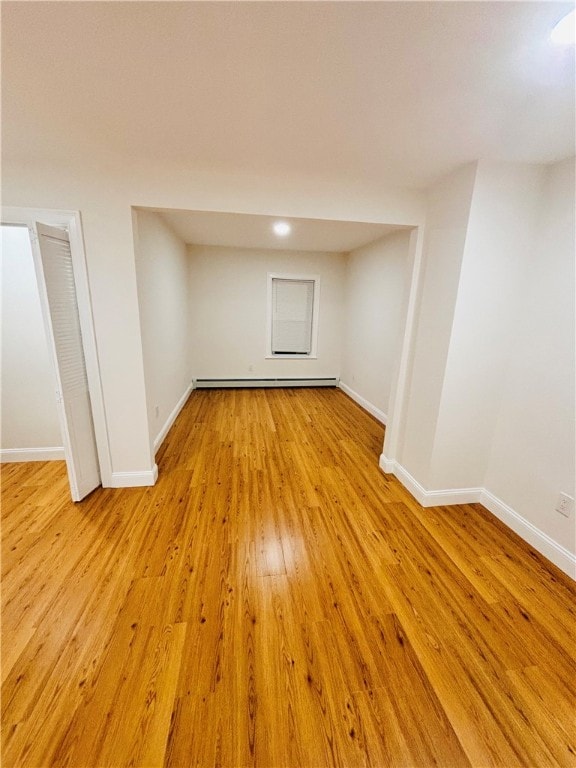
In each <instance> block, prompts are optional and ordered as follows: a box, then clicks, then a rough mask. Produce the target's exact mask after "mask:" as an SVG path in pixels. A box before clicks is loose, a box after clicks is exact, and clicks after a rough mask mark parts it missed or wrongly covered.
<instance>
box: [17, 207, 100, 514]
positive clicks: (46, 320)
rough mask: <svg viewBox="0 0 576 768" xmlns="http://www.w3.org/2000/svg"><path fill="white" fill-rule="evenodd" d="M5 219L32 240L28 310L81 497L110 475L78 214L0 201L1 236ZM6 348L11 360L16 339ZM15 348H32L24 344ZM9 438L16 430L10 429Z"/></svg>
mask: <svg viewBox="0 0 576 768" xmlns="http://www.w3.org/2000/svg"><path fill="white" fill-rule="evenodd" d="M5 226H7V227H9V228H10V230H11V231H12V236H13V238H19V241H20V243H22V242H23V239H22V238H23V236H24V233H26V235H27V238H26V237H24V242H25V241H26V240H27V244H28V245H29V246H31V250H29V253H28V257H30V255H31V257H32V261H33V268H34V269H33V273H34V275H35V278H36V286H37V293H36V294H35V296H36V300H37V301H38V302H39V305H40V306H39V307H38V306H36V307H35V308H32V307H30V306H28V311H29V313H30V312H31V313H32V315H34V313H35V317H36V319H37V320H38V316H40V317H41V319H42V324H43V330H44V335H45V339H46V341H47V354H46V358H47V360H48V362H49V364H50V366H51V371H50V374H51V375H49V374H47V375H46V377H45V378H46V381H47V382H49V381H50V378H51V385H52V392H53V395H52V404H53V405H54V404H55V408H56V412H57V417H58V422H59V425H60V432H61V441H60V443H61V445H62V448H61V449H60V452H61V451H62V450H63V453H64V458H65V460H66V465H67V469H68V478H69V483H70V492H71V496H72V499H73V500H74V501H80V500H81V499H82V498H84V497H85V496H86V495H87V494H88V493H90V492H91V491H92V490H93V489H94V488H95V487H97V486H99V485H100V484H102V485H110V480H111V461H110V451H109V445H108V435H107V428H106V420H105V414H104V405H103V398H102V391H101V382H100V374H99V365H98V357H97V351H96V343H95V337H94V328H93V321H92V310H91V304H90V293H89V289H88V281H87V274H86V264H85V259H84V249H83V241H82V234H81V222H80V216H79V214H78V213H77V212H67V211H49V210H31V209H21V208H5V209H3V211H2V228H3V236H4V227H5ZM3 239H4V237H3ZM25 259H26V253H25V252H23V253H22V261H21V263H20V262H19V263H17V264H16V265H15V264H12V265H11V270H12V271H11V277H12V282H13V285H12V288H14V290H16V286H17V285H18V284H21V279H23V278H27V279H28V280H30V278H31V272H30V264H27V265H25ZM20 268H21V269H22V274H21V275H20V274H19V270H20ZM26 270H27V271H28V273H27V274H26ZM27 292H28V293H27V295H28V304H29V305H30V301H31V300H33V298H34V291H33V289H31V288H30V285H28V288H27ZM39 310H40V311H39ZM32 315H31V316H32ZM21 317H23V315H22V316H21ZM36 341H38V339H36ZM45 352H46V350H45ZM11 353H12V359H13V360H16V359H17V356H18V354H19V350H18V345H17V344H16V345H14V344H13V345H12V348H11ZM20 354H21V355H22V356H23V355H26V354H30V350H29V349H28V350H27V349H26V345H24V346H23V348H22V349H21V350H20ZM3 363H4V360H3ZM22 370H26V369H25V368H22ZM29 372H30V371H29ZM30 373H31V375H34V374H33V372H30ZM8 378H9V380H10V377H8ZM14 383H15V382H12V385H13V386H14ZM27 383H28V384H29V383H30V382H27ZM5 394H6V393H5ZM8 394H9V393H8ZM44 394H45V393H44ZM44 394H43V396H44ZM4 399H5V404H6V398H4ZM21 405H22V404H21ZM31 428H33V425H31ZM52 434H53V433H52ZM14 439H17V438H15V436H14V435H12V440H13V441H14ZM20 439H22V435H20ZM25 447H26V446H24V448H25ZM7 454H8V455H7ZM10 454H12V455H10ZM60 457H61V456H58V455H48V456H43V455H42V453H41V452H40V453H38V454H37V456H36V457H35V458H37V459H42V458H60ZM18 458H19V457H18V451H17V450H16V451H14V450H12V451H3V454H2V459H3V461H6V460H8V461H15V460H18ZM30 458H31V456H30V453H29V452H27V451H24V452H23V453H22V456H21V459H20V460H22V459H24V460H26V459H27V460H30Z"/></svg>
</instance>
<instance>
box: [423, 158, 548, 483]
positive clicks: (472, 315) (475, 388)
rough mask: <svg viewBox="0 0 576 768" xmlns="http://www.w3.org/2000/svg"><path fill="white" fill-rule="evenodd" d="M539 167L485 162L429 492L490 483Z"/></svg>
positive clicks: (466, 255) (535, 212) (477, 189)
mask: <svg viewBox="0 0 576 768" xmlns="http://www.w3.org/2000/svg"><path fill="white" fill-rule="evenodd" d="M541 175H542V169H541V167H540V166H525V165H524V166H523V165H513V164H503V163H499V164H496V163H488V162H483V161H481V162H479V163H478V169H477V173H476V179H475V185H474V193H473V197H472V205H471V209H470V218H469V224H468V231H467V234H466V243H465V247H464V255H463V259H462V267H461V270H460V282H459V286H458V297H457V301H456V306H455V308H454V316H453V321H452V331H451V336H450V348H449V352H448V357H447V360H446V366H445V371H444V382H443V387H442V398H441V403H440V408H439V411H438V419H437V424H436V433H435V437H434V446H433V449H432V461H431V471H430V476H429V479H428V483H429V488H430V489H445V488H478V487H482V486H483V484H484V476H485V473H486V469H487V466H488V457H489V453H490V446H491V442H492V435H493V431H494V427H495V421H496V415H497V413H498V408H499V405H500V399H501V392H502V385H503V378H504V373H505V368H506V363H507V360H508V358H509V355H510V352H511V346H512V339H513V337H512V334H513V329H514V328H515V327H516V318H517V317H518V303H519V301H520V297H521V296H522V292H523V285H524V282H525V279H524V271H525V265H526V263H527V261H528V260H529V258H530V257H529V253H530V251H531V249H532V247H533V243H534V238H535V235H536V232H537V227H536V222H537V221H538V218H539V211H540V209H541Z"/></svg>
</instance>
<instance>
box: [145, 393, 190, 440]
mask: <svg viewBox="0 0 576 768" xmlns="http://www.w3.org/2000/svg"><path fill="white" fill-rule="evenodd" d="M193 389H194V382H192V383H191V384H190V385H189V386H188V387H187V388H186V391H185V392H184V394H183V395H182V397H181V398H180V400H178V402H177V403H176V405H175V407H174V410H173V411H172V413H171V414H170V416H168V418H167V419H166V423H165V424H164V426H163V427H162V429H161V430H160V432H159V433H158V435H157V437H156V439H155V440H154V455H156V454H157V453H158V449H159V448H160V446H161V445H162V443H163V442H164V440H165V439H166V435H167V434H168V432H169V431H170V428H171V427H172V425H173V424H174V422H175V421H176V419H177V418H178V414H179V413H180V411H181V410H182V408H184V406H185V405H186V401H187V400H188V398H189V397H190V394H191V392H192V390H193Z"/></svg>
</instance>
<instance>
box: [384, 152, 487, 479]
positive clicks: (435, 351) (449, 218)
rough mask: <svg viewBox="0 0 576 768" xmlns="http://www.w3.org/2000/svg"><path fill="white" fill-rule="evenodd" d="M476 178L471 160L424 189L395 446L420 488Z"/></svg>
mask: <svg viewBox="0 0 576 768" xmlns="http://www.w3.org/2000/svg"><path fill="white" fill-rule="evenodd" d="M475 177H476V164H472V165H466V166H463V167H461V168H459V169H458V170H456V171H454V172H453V173H452V174H450V175H449V176H448V177H446V178H444V179H442V180H441V181H440V182H438V183H437V184H436V185H434V187H432V188H431V189H430V190H429V193H428V212H427V216H426V229H425V235H424V246H423V254H422V259H423V275H422V278H421V293H420V306H419V312H418V319H417V324H416V330H415V339H414V347H413V354H412V360H411V364H410V374H409V395H408V399H407V402H406V410H405V414H404V417H403V435H402V437H401V445H400V447H399V460H400V463H401V464H402V465H403V466H404V467H405V468H406V469H407V470H408V472H409V473H410V474H411V475H412V476H413V477H414V478H416V479H417V480H418V482H420V483H421V484H422V485H423V486H424V487H425V488H428V487H429V480H430V465H431V459H432V451H433V446H434V437H435V433H436V421H437V418H438V411H439V407H440V400H441V396H442V387H443V383H444V370H445V367H446V360H447V357H448V350H449V346H450V336H451V332H452V322H453V316H454V307H455V304H456V298H457V294H458V285H459V281H460V268H461V265H462V257H463V253H464V244H465V241H466V232H467V228H468V218H469V214H470V205H471V201H472V192H473V188H474V181H475Z"/></svg>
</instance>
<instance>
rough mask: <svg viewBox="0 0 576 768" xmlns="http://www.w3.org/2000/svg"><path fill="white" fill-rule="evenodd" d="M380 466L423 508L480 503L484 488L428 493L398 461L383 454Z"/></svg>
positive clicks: (446, 489) (454, 489)
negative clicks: (394, 477)
mask: <svg viewBox="0 0 576 768" xmlns="http://www.w3.org/2000/svg"><path fill="white" fill-rule="evenodd" d="M379 464H380V469H381V470H382V471H383V472H385V473H386V474H392V475H395V476H396V477H397V478H398V480H400V482H401V483H402V485H403V486H404V487H405V488H407V489H408V490H409V491H410V493H411V494H412V496H414V498H415V499H416V501H417V502H418V503H419V504H421V505H422V506H423V507H443V506H446V505H448V504H474V503H475V502H478V501H480V494H481V493H482V491H483V489H482V488H445V489H443V490H438V491H428V490H427V489H426V488H424V486H423V485H421V484H420V483H419V482H418V480H416V478H414V477H412V475H411V474H410V473H409V472H408V470H407V469H405V468H404V467H403V466H402V465H401V464H399V463H398V462H397V461H394V460H392V459H388V458H387V457H386V456H385V455H384V454H382V455H381V456H380V461H379Z"/></svg>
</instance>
